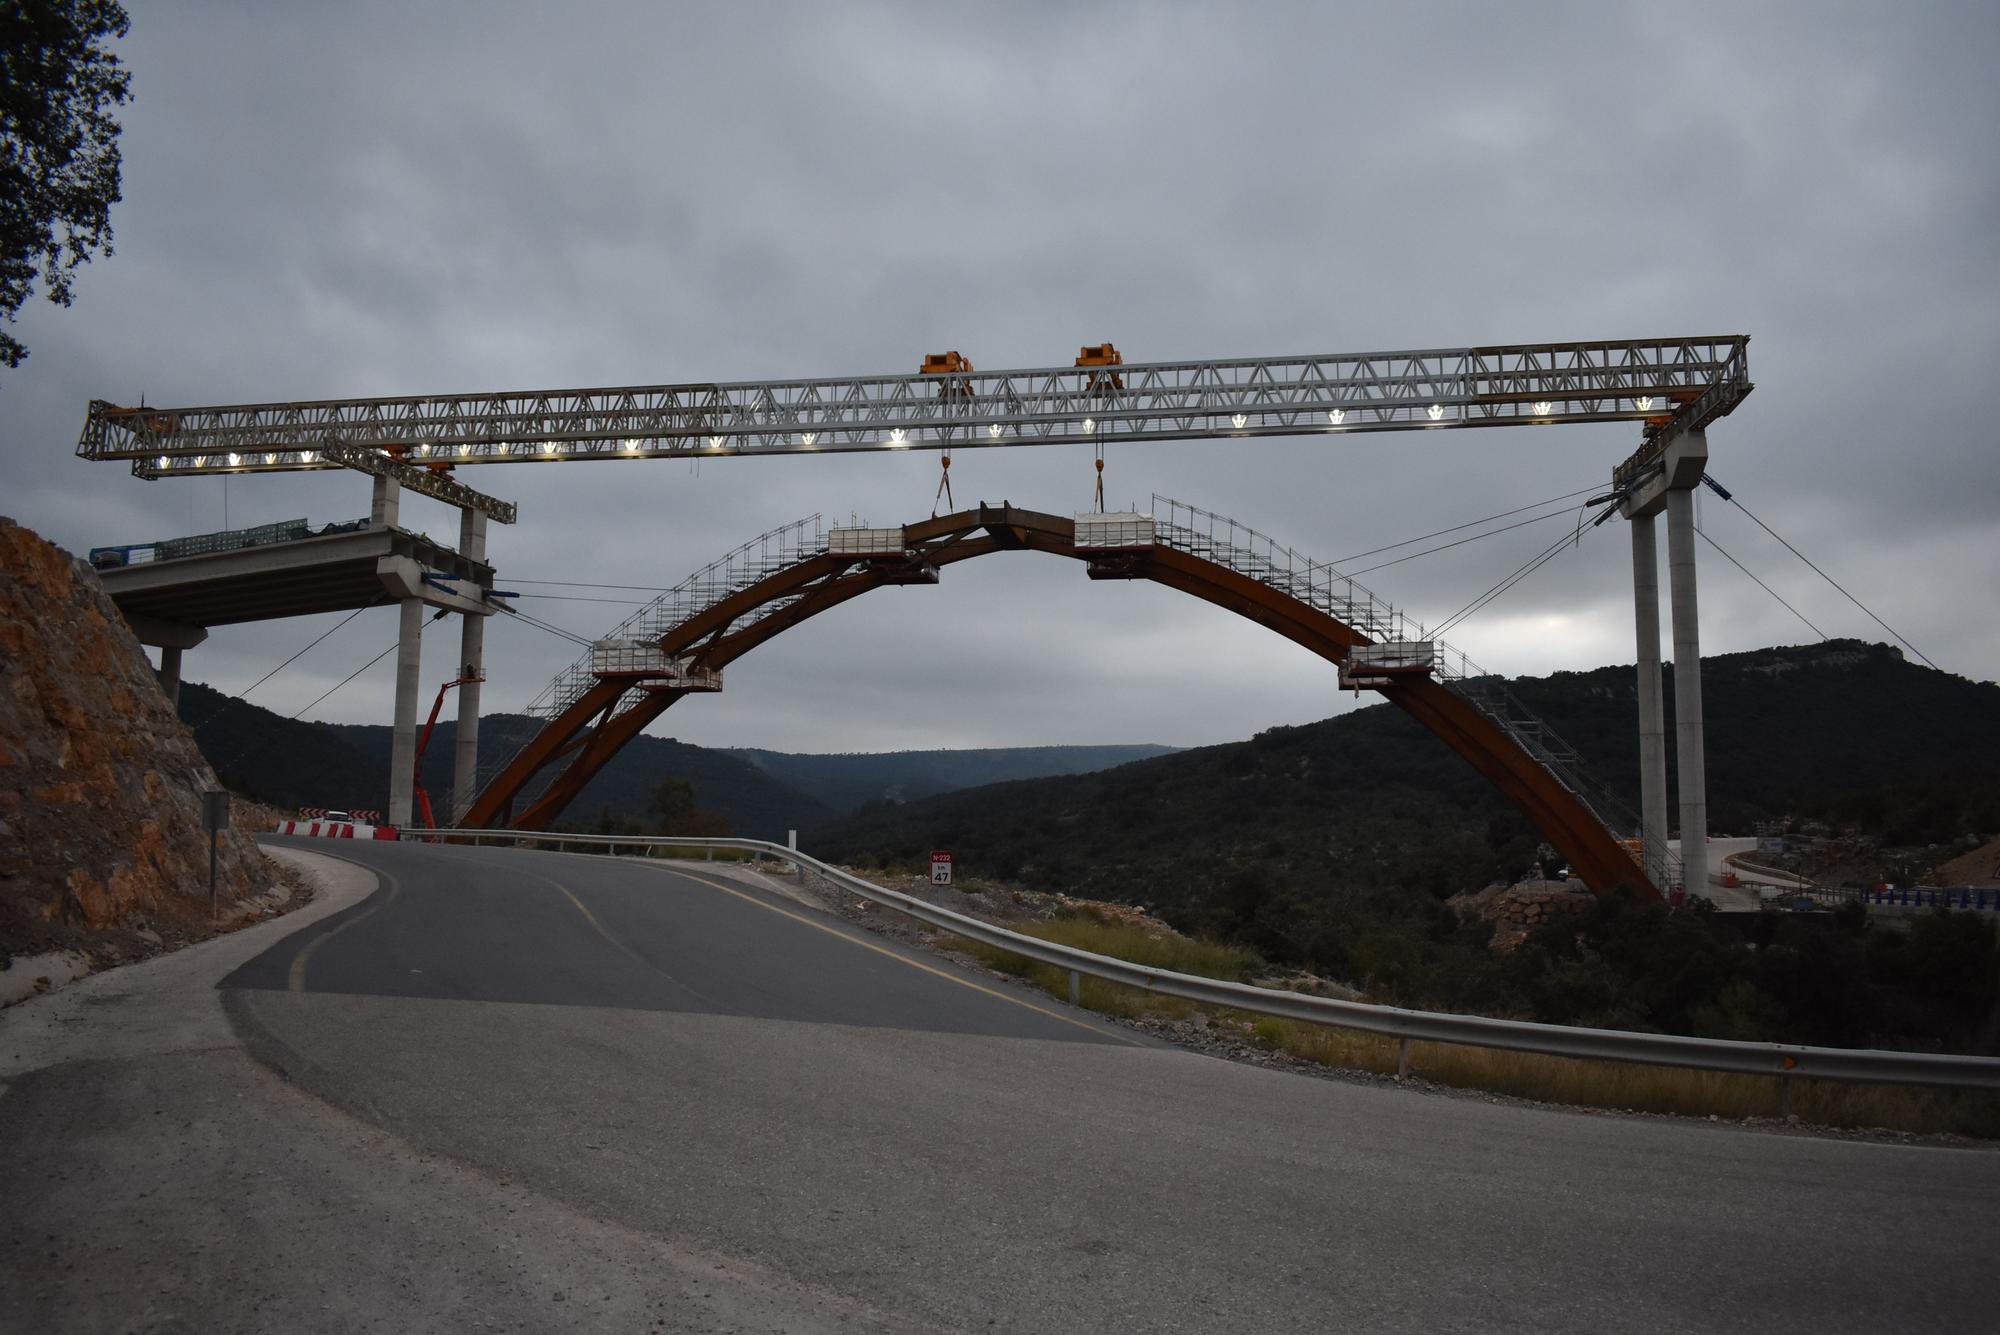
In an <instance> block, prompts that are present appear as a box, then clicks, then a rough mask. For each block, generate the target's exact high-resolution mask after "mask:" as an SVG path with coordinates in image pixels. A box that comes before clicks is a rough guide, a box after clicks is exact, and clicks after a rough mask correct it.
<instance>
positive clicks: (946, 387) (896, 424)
mask: <svg viewBox="0 0 2000 1335" xmlns="http://www.w3.org/2000/svg"><path fill="white" fill-rule="evenodd" d="M1748 344H1749V340H1748V338H1746V337H1744V336H1742V335H1706V336H1702V337H1697V338H1672V339H1640V340H1628V341H1615V342H1598V343H1532V344H1512V345H1506V346H1493V347H1477V348H1441V349H1428V350H1419V351H1401V352H1369V353H1343V354H1333V355H1325V356H1294V357H1253V358H1235V359H1224V360H1212V361H1177V362H1149V363H1129V364H1126V365H1124V366H1121V367H1120V368H1119V369H1118V371H1117V372H1116V373H1115V374H1112V373H1108V372H1106V371H1105V370H1104V369H1103V368H1102V367H1096V366H1056V367H1045V368H1039V369H1026V370H1014V371H991V372H988V371H959V372H950V373H945V374H938V373H915V374H910V375H876V376H853V377H834V378H824V379H809V380H749V381H739V382H735V383H730V384H708V383H694V384H678V385H648V386H632V387H625V388H611V389H561V390H537V391H529V392H513V391H510V392H503V393H479V394H451V395H418V396H410V397H390V398H364V399H329V400H316V401H310V402H293V403H262V404H245V405H236V406H228V407H208V408H150V407H149V408H120V407H118V406H116V405H113V404H109V403H104V402H102V401H95V402H93V403H92V404H91V405H90V411H89V416H88V418H87V419H86V421H85V423H84V428H83V433H82V435H81V437H80V439H79V440H78V443H77V453H78V454H80V455H82V456H83V457H85V458H89V459H129V460H132V461H133V471H134V472H136V473H138V474H139V475H140V476H143V477H165V476H207V475H213V474H215V473H265V472H296V471H300V470H315V469H326V468H335V467H339V466H340V465H339V464H338V463H337V462H335V461H334V459H333V458H331V457H330V454H338V453H339V452H341V451H343V450H348V449H372V450H379V451H382V452H384V453H385V454H388V455H391V456H393V457H396V458H399V459H401V460H402V461H404V462H405V463H409V464H414V465H420V466H426V467H431V468H443V467H458V466H463V465H470V464H493V463H522V462H533V461H562V460H584V459H640V458H662V457H666V458H687V457H697V456H703V455H730V454H815V453H829V452H841V451H857V450H898V449H933V450H936V449H970V448H975V447H987V446H1013V445H1059V444H1078V443H1082V444H1104V443H1110V442H1115V441H1148V440H1188V439H1218V438H1236V437H1244V438H1248V437H1258V436H1306V435H1341V434H1345V433H1347V432H1356V431H1434V430H1444V429H1455V428H1462V427H1485V426H1546V425H1557V424H1563V423H1578V422H1640V423H1645V424H1646V425H1647V427H1648V429H1649V431H1651V432H1652V433H1655V434H1657V433H1659V432H1661V431H1662V430H1665V429H1668V428H1671V429H1672V430H1674V431H1680V430H1698V429H1700V428H1701V427H1703V426H1705V425H1707V423H1708V422H1709V421H1711V420H1713V419H1714V418H1717V417H1721V416H1723V415H1724V414H1726V413H1728V412H1729V411H1730V410H1731V409H1733V408H1734V407H1735V406H1736V403H1737V402H1738V401H1740V400H1741V399H1742V397H1743V396H1744V395H1745V394H1747V393H1749V391H1750V380H1749V371H1748V362H1747V349H1748ZM1644 453H1645V451H1643V450H1642V451H1641V454H1642V455H1643V454H1644Z"/></svg>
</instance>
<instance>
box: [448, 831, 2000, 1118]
mask: <svg viewBox="0 0 2000 1335" xmlns="http://www.w3.org/2000/svg"><path fill="white" fill-rule="evenodd" d="M425 833H426V837H428V836H437V837H441V838H461V839H464V840H466V841H467V842H470V843H474V844H478V843H482V842H497V841H505V842H510V843H516V844H520V843H534V844H554V845H555V846H556V848H557V849H558V850H564V849H567V848H569V847H570V846H572V845H581V846H585V847H591V848H603V849H604V850H605V851H606V852H607V853H613V852H615V851H616V850H617V849H619V848H732V849H740V850H744V851H747V852H751V853H757V854H761V855H763V856H767V857H773V858H777V859H779V860H781V861H785V862H790V863H792V864H794V865H795V866H800V867H810V868H812V869H813V870H814V871H815V872H817V873H819V874H820V875H821V876H824V877H826V878H827V879H828V880H830V881H832V882H834V883H835V884H836V885H839V886H841V887H842V888H843V889H846V890H848V891H850V892H852V893H853V894H854V895H856V896H857V897H859V898H861V899H865V900H867V901H869V902H870V903H875V904H880V905H882V906H883V907H884V908H889V909H894V910H895V911H896V912H898V913H902V914H904V915H906V916H908V917H911V918H915V919H916V920H917V921H918V922H922V923H928V924H929V925H931V926H933V927H937V928H941V929H943V930H945V931H948V932H952V933H955V934H956V935H959V936H963V937H967V938H969V939H971V940H974V941H978V942H981V943H983V944H985V945H989V946H993V947H996V948H998V949H1001V950H1007V951H1012V952H1013V953H1015V954H1017V955H1025V956H1027V957H1028V958H1029V959H1032V960H1037V961H1040V962H1041V963H1043V964H1050V965H1054V966H1055V967H1056V968H1058V969H1064V970H1067V971H1068V972H1069V974H1070V990H1071V994H1072V998H1074V994H1075V991H1076V979H1077V977H1078V976H1079V975H1087V976H1089V977H1092V978H1101V979H1103V980H1105V981H1106V982H1112V983H1122V984H1123V985H1125V986H1127V987H1135V988H1138V989H1139V990H1141V991H1144V992H1155V993H1158V994H1160V995H1162V996H1170V997H1180V998H1182V999H1184V1000H1187V1001H1198V1002H1205V1003H1207V1004H1209V1005H1212V1006H1227V1007H1230V1008H1232V1009H1235V1010H1243V1011H1251V1012H1254V1013H1255V1014H1258V1015H1272V1016H1277V1017H1279V1018H1281V1019H1287V1020H1303V1021H1305V1022H1307V1023H1308V1024H1325V1025H1334V1026H1337V1027H1339V1028H1342V1029H1359V1030H1363V1031H1365V1032H1368V1033H1373V1034H1384V1035H1387V1036H1388V1037H1390V1038H1396V1039H1400V1040H1402V1041H1403V1042H1404V1043H1406V1044H1407V1043H1409V1042H1412V1041H1419V1040H1421V1041H1426V1042H1432V1043H1462V1044H1466V1045H1468V1046H1472V1047H1483V1048H1505V1049H1508V1050H1510V1051H1514V1052H1536V1053H1542V1054H1544V1055H1546V1056H1551V1057H1573V1058H1579V1059H1583V1060H1589V1061H1619V1062H1635V1063H1640V1064H1643V1065H1650V1066H1677V1067H1683V1068H1686V1069H1689V1070H1696V1071H1724V1072H1728V1073H1731V1074H1736V1075H1768V1076H1776V1077H1778V1078H1780V1079H1781V1080H1789V1079H1793V1078H1797V1079H1810V1080H1844V1081H1848V1082H1851V1083H1858V1084H1877V1085H1942V1086H1947V1087H1956V1088H1968V1089H2000V1058H1994V1057H1972V1056H1961V1055H1957V1054H1953V1053H1930V1052H1888V1051H1884V1050H1882V1049H1879V1048H1819V1047H1808V1046H1802V1045H1797V1044H1791V1043H1750V1042H1742V1041H1739V1040H1735V1039H1721V1038H1688V1037H1683V1036H1681V1035H1678V1034H1642V1033H1634V1032H1631V1031H1628V1030H1621V1029H1580V1028H1573V1027H1571V1026H1568V1025H1559V1024H1536V1023H1533V1022H1531V1021H1527V1020H1496V1019H1493V1018H1491V1017H1489V1016H1484V1015H1451V1014H1446V1013H1443V1012H1438V1011H1413V1010H1404V1009H1402V1008H1400V1007H1397V1006H1377V1005H1373V1004H1370V1003H1368V1002H1362V1001H1343V1000H1339V999H1337V998H1333V997H1315V996H1308V995H1306V994H1305V993H1302V992H1285V991H1280V990H1278V989H1275V988H1267V987H1253V986H1251V985H1250V984H1248V983H1231V982H1224V981H1222V980H1220V979H1215V978H1200V977H1196V976H1195V975H1193V974H1185V973H1174V972H1172V971H1170V970H1167V969H1150V968H1147V967H1145V966H1143V965H1138V964H1132V963H1129V962H1127V961H1125V960H1119V959H1112V958H1110V957H1109V956H1105V955H1094V954H1092V953H1090V952H1089V951H1087V950H1077V949H1075V948H1073V947H1071V946H1063V945H1057V944H1056V943H1054V942H1052V941H1043V940H1039V939H1037V938H1035V937H1032V936H1023V935H1021V934H1020V933H1018V932H1010V931H1008V930H1006V929H1005V928H1003V927H995V926H993V925H992V924H990V923H984V922H981V921H979V920H978V919H977V918H969V917H966V916H965V915H964V914H962V913H953V912H952V911H951V910H950V909H943V908H939V907H938V906H937V905H935V904H931V903H927V902H926V901H924V900H921V899H918V898H916V897H915V896H912V895H906V894H903V893H902V892H901V891H897V890H890V889H888V888H886V887H884V886H879V885H876V884H875V883H874V882H872V881H866V880H863V879H862V878H861V877H859V876H856V875H854V874H853V873H851V872H846V871H842V870H841V869H840V868H838V867H833V866H829V865H828V864H826V863H824V862H821V861H820V860H819V859H818V858H815V857H811V856H808V855H807V854H804V853H801V852H799V851H798V850H797V849H796V848H791V847H788V846H786V845H784V844H778V843H772V842H770V841H768V840H764V839H668V838H654V837H651V836H640V835H603V834H562V833H554V832H549V831H538V830H435V831H427V832H425ZM1405 1053H1406V1054H1407V1048H1406V1049H1405Z"/></svg>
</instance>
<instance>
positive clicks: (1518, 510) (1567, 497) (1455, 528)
mask: <svg viewBox="0 0 2000 1335" xmlns="http://www.w3.org/2000/svg"><path fill="white" fill-rule="evenodd" d="M1596 490H1598V488H1596V487H1594V486H1592V487H1581V488H1579V489H1577V490H1576V491H1570V492H1565V493H1563V494H1562V495H1560V496H1551V497H1549V498H1548V499H1547V500H1545V501H1536V502H1534V503H1533V504H1532V505H1520V506H1516V507H1515V508H1513V509H1512V510H1502V511H1501V512H1500V513H1499V514H1497V515H1488V516H1486V518H1484V519H1474V520H1472V521H1470V522H1469V523H1464V524H1453V525H1452V526H1451V527H1450V528H1441V529H1439V530H1438V531H1437V532H1435V533H1426V534H1424V535H1423V536H1421V537H1416V538H1405V539H1403V540H1402V541H1401V542H1392V543H1390V544H1389V545H1388V546H1387V547H1371V548H1369V549H1368V550H1367V551H1365V552H1355V553H1354V554H1353V555H1351V556H1336V557H1334V558H1333V560H1332V561H1330V562H1329V563H1328V564H1330V565H1341V564H1344V563H1345V562H1348V561H1359V560H1360V559H1361V558H1363V557H1365V556H1379V555H1380V554H1381V553H1383V552H1393V551H1395V550H1396V549H1397V548H1398V547H1408V546H1409V545H1410V544H1411V543H1415V542H1429V541H1430V540H1431V539H1432V538H1442V537H1443V536H1444V535H1445V534H1447V533H1458V532H1461V531H1463V530H1465V529H1468V528H1477V527H1479V526H1480V525H1481V524H1490V523H1492V522H1493V521H1494V520H1496V519H1511V518H1513V517H1514V516H1515V515H1518V514H1526V513H1527V512H1528V511H1530V510H1539V509H1541V508H1542V507H1543V506H1545V505H1554V504H1556V503H1557V502H1559V501H1573V500H1575V499H1576V498H1577V497H1579V496H1582V495H1585V494H1587V493H1589V492H1593V491H1596ZM1559 513H1560V512H1559ZM1545 517H1546V516H1545ZM1529 522H1533V521H1529ZM1496 531H1499V532H1504V531H1505V530H1496ZM1437 550H1443V549H1442V548H1439V549H1437ZM1368 568H1369V569H1370V570H1379V569H1381V567H1380V566H1370V567H1368ZM1354 573H1355V574H1357V575H1358V574H1360V573H1361V572H1360V571H1358V570H1357V571H1355V572H1354ZM528 582H529V583H530V584H532V583H535V581H534V580H530V581H528Z"/></svg>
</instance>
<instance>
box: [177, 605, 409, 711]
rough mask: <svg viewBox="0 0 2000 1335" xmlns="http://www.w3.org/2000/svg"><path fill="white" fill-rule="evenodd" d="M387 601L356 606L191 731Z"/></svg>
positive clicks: (223, 702)
mask: <svg viewBox="0 0 2000 1335" xmlns="http://www.w3.org/2000/svg"><path fill="white" fill-rule="evenodd" d="M386 601H387V598H386V596H385V597H383V598H377V599H376V600H375V601H374V602H372V603H367V604H364V605H363V606H360V607H357V608H355V609H354V610H353V611H352V612H349V613H348V614H347V615H346V616H344V617H342V618H341V619H340V620H339V621H336V622H335V623H334V624H333V627H332V629H331V630H328V631H327V632H326V634H324V635H322V636H320V637H319V638H318V639H316V640H314V641H313V642H312V643H311V644H309V645H307V646H306V647H305V648H303V649H301V650H299V651H298V652H297V653H295V654H293V655H292V656H291V657H290V658H287V659H286V660H285V661H284V662H282V663H280V664H278V666H276V667H274V668H272V669H271V670H270V671H269V672H266V673H265V674H264V675H263V676H261V677H259V678H257V680H255V681H253V682H251V683H250V684H249V685H248V686H245V687H244V688H243V689H242V690H240V691H237V692H236V693H235V694H233V695H225V696H223V697H222V700H221V702H220V703H218V704H217V705H216V706H215V708H214V709H211V710H210V711H209V712H208V716H207V717H206V718H204V719H202V721H201V722H199V723H190V724H188V730H189V731H190V732H199V731H200V730H201V729H203V728H205V727H207V726H208V725H209V724H211V723H213V722H215V720H216V719H218V718H220V717H221V716H222V711H223V710H224V709H227V708H228V707H229V702H230V701H231V700H241V699H243V698H245V697H246V696H248V695H249V694H250V692H252V691H254V690H256V689H257V688H258V687H259V686H262V685H263V684H264V683H265V682H267V681H269V680H270V679H271V678H273V677H275V676H277V675H278V674H279V673H280V672H283V671H284V670H285V669H286V668H288V667H290V666H291V665H292V664H294V663H296V662H298V661H299V660H300V659H301V658H304V657H305V656H306V655H307V654H309V653H311V652H312V651H313V650H314V649H317V648H318V647H319V646H320V645H322V644H324V643H326V641H327V639H328V638H329V637H331V636H332V635H333V632H334V631H336V630H339V629H340V628H341V627H342V626H345V625H346V624H347V623H348V622H350V621H352V620H354V618H356V617H358V616H360V615H361V614H362V613H363V612H366V611H367V610H368V609H369V608H371V607H380V606H381V605H382V604H383V603H384V602H386Z"/></svg>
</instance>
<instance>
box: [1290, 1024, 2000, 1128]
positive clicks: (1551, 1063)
mask: <svg viewBox="0 0 2000 1335" xmlns="http://www.w3.org/2000/svg"><path fill="white" fill-rule="evenodd" d="M1252 1029H1253V1031H1254V1032H1255V1033H1256V1035H1257V1037H1258V1038H1259V1039H1261V1040H1262V1041H1263V1042H1264V1044H1265V1045H1266V1046H1268V1047H1271V1048H1274V1049H1276V1050H1278V1051H1280V1052H1285V1053H1289V1054H1291V1055H1292V1056H1294V1057H1302V1058H1304V1059H1305V1060H1307V1061H1313V1062H1318V1063H1319V1064H1321V1065H1323V1066H1332V1067H1339V1068H1343V1069H1349V1070H1364V1071H1376V1072H1380V1073H1383V1074H1394V1073H1395V1071H1396V1062H1397V1056H1398V1047H1399V1045H1398V1043H1397V1041H1396V1040H1395V1039H1393V1038H1387V1037H1384V1036H1382V1035H1380V1034H1366V1033H1361V1032H1358V1031H1356V1030H1352V1029H1333V1028H1329V1027H1327V1026H1325V1025H1314V1024H1302V1023H1299V1022H1296V1021H1292V1020H1281V1019H1275V1018H1272V1017H1270V1016H1259V1017H1257V1018H1256V1019H1255V1020H1254V1021H1253V1022H1252ZM1410 1074H1412V1075H1414V1076H1421V1077H1422V1078H1424V1079H1426V1080H1435V1081H1437V1082H1438V1083H1440V1084H1446V1085H1454V1086H1457V1087H1459V1088H1461V1089H1482V1090H1488V1091H1490V1092H1492V1093H1496V1094H1511V1095H1514V1096H1515V1097H1518V1098H1524V1099H1537V1100H1540V1101H1542V1102H1546V1103H1568V1104H1575V1105H1578V1106H1581V1107H1587V1108H1610V1109H1619V1110H1624V1111H1628V1112H1652V1113H1674V1114H1679V1115H1681V1116H1687V1117H1709V1116H1717V1117H1728V1118H1743V1117H1775V1116H1777V1115H1778V1114H1779V1111H1780V1108H1781V1106H1782V1105H1781V1101H1780V1099H1781V1096H1780V1090H1779V1083H1780V1082H1779V1080H1778V1078H1777V1077H1775V1076H1753V1075H1729V1074H1725V1073H1722V1072H1719V1071H1687V1070H1681V1069H1679V1068H1676V1067H1671V1066H1639V1065H1632V1064H1628V1063H1624V1062H1599V1061H1578V1060H1575V1059H1572V1058H1568V1057H1549V1056H1544V1055H1542V1054H1540V1053H1533V1052H1508V1051H1505V1050H1503V1049H1499V1048H1474V1047H1463V1046H1460V1045H1458V1044H1452V1043H1422V1042H1419V1043H1412V1044H1411V1045H1410ZM1791 1086H1792V1090H1791V1111H1792V1113H1793V1114H1795V1115H1796V1116H1797V1117H1798V1118H1799V1120H1800V1121H1802V1122H1810V1123H1813V1124H1815V1125H1819V1126H1840V1127H1880V1128H1884V1129H1887V1130H1892V1131H1910V1132H1921V1133H1930V1132H1938V1131H1946V1132H1952V1133H1955V1134H1958V1135H1966V1136H1982V1137H2000V1095H1995V1094H1993V1093H1992V1092H1990V1091H1983V1090H1959V1089H1930V1088H1917V1087H1912V1086H1904V1085H1852V1084H1847V1083H1845V1082H1840V1081H1832V1080H1793V1081H1792V1082H1791Z"/></svg>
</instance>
